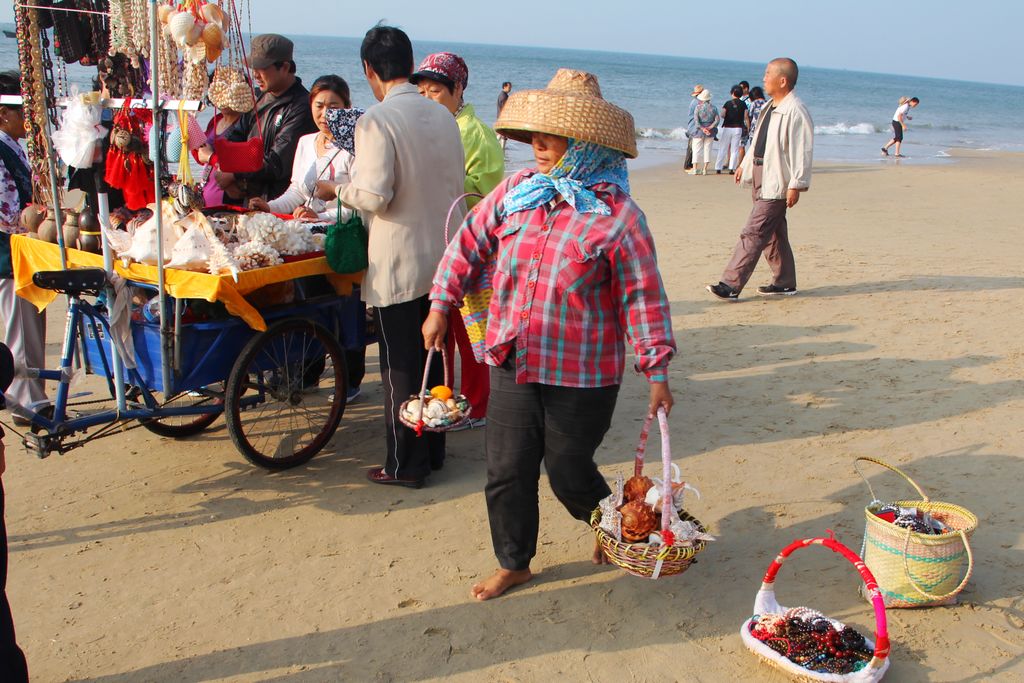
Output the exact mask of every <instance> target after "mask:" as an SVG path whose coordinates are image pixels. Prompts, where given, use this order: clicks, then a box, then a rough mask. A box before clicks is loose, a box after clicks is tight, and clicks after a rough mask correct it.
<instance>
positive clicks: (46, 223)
mask: <svg viewBox="0 0 1024 683" xmlns="http://www.w3.org/2000/svg"><path fill="white" fill-rule="evenodd" d="M37 232H38V233H39V239H41V240H42V241H44V242H50V243H51V244H56V243H57V220H56V219H55V218H54V216H53V209H47V210H46V218H45V219H43V222H42V223H40V224H39V230H37Z"/></svg>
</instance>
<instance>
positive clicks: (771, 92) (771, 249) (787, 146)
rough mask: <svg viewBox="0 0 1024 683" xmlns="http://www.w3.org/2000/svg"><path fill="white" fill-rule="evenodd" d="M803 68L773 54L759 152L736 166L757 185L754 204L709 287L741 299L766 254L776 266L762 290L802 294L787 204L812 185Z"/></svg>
mask: <svg viewBox="0 0 1024 683" xmlns="http://www.w3.org/2000/svg"><path fill="white" fill-rule="evenodd" d="M797 75H798V69H797V65H796V62H794V61H793V60H792V59H789V58H786V57H780V58H778V59H773V60H772V61H770V62H769V63H768V66H767V67H765V70H764V91H765V93H767V94H768V96H769V97H771V98H772V100H771V102H770V103H769V104H767V105H765V107H764V109H763V110H762V111H761V117H760V119H759V120H758V126H757V133H756V140H755V141H754V147H753V152H752V153H750V154H747V156H746V157H744V159H743V163H742V164H741V165H740V168H739V169H738V170H737V171H736V182H737V183H740V182H743V183H749V184H752V185H753V198H754V208H753V209H752V210H751V212H750V217H749V218H747V224H746V225H745V226H744V227H743V231H742V232H741V233H740V239H739V242H738V243H737V244H736V248H735V250H734V251H733V255H732V259H731V260H730V261H729V265H728V266H726V268H725V272H724V273H722V279H721V280H720V281H719V282H718V284H714V285H708V286H707V290H708V291H709V292H711V294H712V295H714V296H715V297H717V298H719V299H722V300H724V301H735V300H736V299H737V298H738V297H739V295H740V292H741V291H742V290H743V287H744V286H745V285H746V284H747V280H749V279H750V276H751V275H752V274H753V272H754V268H755V267H756V266H757V262H758V260H759V259H760V258H761V254H762V253H763V254H764V257H765V260H766V261H768V265H769V266H770V267H771V269H772V275H773V278H772V281H771V282H770V283H769V284H767V285H762V286H760V287H758V288H757V291H758V293H759V294H766V295H791V294H796V263H795V262H794V259H793V250H792V248H791V247H790V246H789V231H788V228H787V225H786V209H789V208H792V207H793V206H795V205H796V203H797V202H798V201H800V193H801V192H806V191H807V190H808V189H809V188H810V185H811V159H812V156H813V148H814V122H813V121H811V115H810V114H809V113H808V112H807V107H805V106H804V103H803V102H802V101H801V100H800V98H799V97H797V96H796V93H794V92H793V89H794V88H795V87H796V81H797Z"/></svg>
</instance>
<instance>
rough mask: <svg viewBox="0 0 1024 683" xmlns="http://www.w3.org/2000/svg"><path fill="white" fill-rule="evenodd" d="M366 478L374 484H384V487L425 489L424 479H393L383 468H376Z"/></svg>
mask: <svg viewBox="0 0 1024 683" xmlns="http://www.w3.org/2000/svg"><path fill="white" fill-rule="evenodd" d="M366 478H367V479H369V480H370V481H372V482H373V483H374V484H382V485H384V486H405V487H406V488H410V489H421V488H423V480H422V479H406V478H404V477H392V476H391V475H389V474H386V473H385V472H384V468H383V467H374V468H373V469H372V470H369V471H368V472H367V473H366Z"/></svg>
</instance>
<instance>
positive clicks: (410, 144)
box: [318, 26, 465, 488]
mask: <svg viewBox="0 0 1024 683" xmlns="http://www.w3.org/2000/svg"><path fill="white" fill-rule="evenodd" d="M360 57H361V58H362V61H363V71H364V73H365V75H366V80H367V82H368V83H369V85H370V89H371V90H372V91H373V94H374V96H375V97H376V98H377V99H378V100H379V101H380V103H379V104H376V105H374V106H372V107H370V108H369V109H367V111H366V113H365V114H364V115H363V116H362V117H361V118H360V119H359V123H358V124H356V134H355V142H356V150H355V162H354V163H353V165H352V181H351V182H350V183H348V184H343V185H340V186H338V187H337V188H336V192H337V196H338V198H339V199H340V200H341V201H342V203H344V204H345V205H346V206H350V207H352V208H353V209H358V210H359V211H361V212H363V218H364V220H365V221H366V222H367V227H368V229H369V233H370V244H369V268H367V271H366V275H365V276H364V277H363V283H362V295H363V299H364V300H365V301H366V303H367V304H368V305H370V306H375V307H376V308H377V329H378V336H379V343H380V368H381V381H382V383H383V387H384V410H385V424H386V441H387V457H386V459H385V462H384V466H383V467H378V468H374V469H371V470H370V471H369V472H368V473H367V477H368V478H369V480H370V481H372V482H374V483H376V484H396V485H399V486H408V487H413V488H419V487H420V486H422V485H423V481H424V479H426V477H427V475H428V474H430V471H431V470H432V469H433V470H437V469H440V468H441V467H442V466H443V465H444V449H445V444H444V434H440V433H429V432H428V433H425V434H424V435H423V436H422V437H417V436H416V434H415V433H414V432H413V431H412V430H411V429H409V428H407V427H405V426H403V425H402V424H401V423H400V422H399V421H398V419H397V412H398V408H399V406H400V405H401V403H402V402H403V401H404V400H406V399H407V398H409V396H410V395H413V394H417V393H419V390H420V383H421V381H422V378H423V368H424V364H425V363H426V351H424V349H423V337H422V335H421V334H420V327H421V326H422V324H423V321H424V320H425V319H426V317H427V313H428V312H429V309H430V302H429V301H428V300H427V293H428V292H429V291H430V286H431V280H432V278H433V276H434V270H436V268H437V264H438V263H439V262H440V260H441V255H442V254H443V253H444V248H445V242H444V222H445V218H446V216H447V214H448V210H449V207H451V205H452V204H453V203H454V202H455V201H456V200H457V199H458V197H459V196H460V195H461V194H462V192H463V183H464V181H465V163H464V160H463V152H462V138H461V137H460V135H459V126H458V124H456V122H455V119H454V118H453V117H452V115H451V112H449V111H448V110H447V109H445V108H444V107H443V106H441V105H440V104H438V103H437V102H433V101H431V100H428V99H427V98H425V97H422V96H420V93H419V89H418V88H417V87H416V86H415V85H412V84H411V83H409V76H410V75H411V74H412V71H413V51H412V43H411V42H410V41H409V37H408V36H407V35H406V34H405V33H404V32H403V31H401V30H399V29H397V28H393V27H390V26H375V27H374V28H372V29H370V31H368V32H367V34H366V37H365V38H364V39H363V44H362V47H361V49H360ZM331 189H334V188H331V187H326V188H325V187H323V186H321V187H320V188H318V191H319V192H320V193H321V194H323V193H324V191H325V190H326V191H327V192H329V191H330V190H331ZM327 196H331V195H330V194H328V195H327ZM463 213H464V209H463V208H462V207H461V206H460V207H459V209H458V210H457V211H456V214H457V215H455V216H453V217H452V223H453V225H458V224H459V222H461V218H462V214H463ZM440 360H441V359H440V358H438V359H436V361H437V362H436V363H435V364H434V367H433V368H432V370H431V378H430V381H429V383H428V384H427V386H428V388H429V387H431V386H434V385H437V384H441V383H442V382H443V377H444V374H443V369H442V366H441V362H440Z"/></svg>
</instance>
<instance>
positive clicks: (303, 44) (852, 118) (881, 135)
mask: <svg viewBox="0 0 1024 683" xmlns="http://www.w3.org/2000/svg"><path fill="white" fill-rule="evenodd" d="M7 27H8V28H13V26H11V25H8V26H7ZM291 38H292V39H293V40H294V41H295V61H296V63H297V65H298V74H299V76H300V77H301V78H302V80H303V83H304V84H305V85H306V86H307V87H308V86H309V85H311V84H312V82H313V81H314V80H315V79H316V78H317V77H318V76H321V75H324V74H337V75H339V76H341V77H343V78H345V79H346V80H347V81H348V82H349V85H350V86H351V88H352V98H353V102H354V104H355V105H357V106H361V107H368V106H370V105H372V104H373V103H374V102H375V100H374V98H373V95H372V94H371V93H370V89H369V87H368V86H367V84H366V81H365V80H364V78H363V74H362V67H361V63H360V60H359V44H360V39H358V38H340V37H327V36H304V35H293V36H291ZM2 40H3V42H2V43H0V69H17V68H18V58H17V47H16V43H15V41H14V40H13V39H2ZM413 47H414V50H415V57H416V60H417V62H418V61H419V60H420V59H421V58H422V57H424V56H426V55H427V54H430V53H431V52H440V51H452V52H457V53H458V54H460V55H461V56H462V57H463V58H464V59H465V60H466V62H467V64H468V66H469V72H470V76H469V87H468V89H467V90H466V101H467V102H469V103H471V104H473V105H474V107H475V109H476V113H477V115H478V116H480V117H481V118H482V119H483V120H484V121H486V122H487V123H493V122H494V120H495V118H496V101H497V97H498V92H499V90H500V88H501V83H502V82H503V81H511V82H512V84H513V92H514V91H516V90H523V89H527V88H543V87H544V86H545V85H546V84H547V82H548V80H550V78H551V76H552V75H553V74H554V72H555V70H556V69H557V68H559V67H569V68H574V69H582V70H586V71H590V72H593V73H594V74H596V75H597V76H598V79H599V81H600V84H601V90H602V92H603V94H604V96H605V98H607V99H608V100H610V101H611V102H614V103H615V104H617V105H619V106H621V107H623V108H625V109H626V110H628V111H629V112H630V113H631V114H632V115H633V119H634V121H635V124H636V136H637V146H638V148H639V150H640V157H639V159H638V160H637V164H638V165H650V164H657V163H667V162H677V161H678V160H679V159H680V158H681V156H682V155H683V154H684V153H685V149H686V138H685V129H686V118H687V109H688V106H689V103H690V92H691V90H692V88H693V85H694V84H696V83H701V84H703V85H704V87H705V88H707V89H710V90H711V92H712V94H713V96H712V102H713V103H714V104H715V105H716V106H719V107H720V106H721V105H722V104H723V103H724V102H725V101H726V100H727V99H728V98H729V89H730V88H731V86H732V85H733V84H735V83H737V82H738V81H740V80H746V81H748V82H749V83H750V84H751V85H752V86H753V85H761V77H762V75H763V73H764V64H763V63H750V62H732V61H723V60H711V59H700V58H698V57H667V56H658V55H641V54H624V53H617V52H598V51H582V50H564V49H558V48H536V47H529V48H527V47H512V46H502V45H477V44H466V43H448V42H445V43H442V42H434V41H416V42H415V43H414V44H413ZM772 56H774V55H765V57H766V58H770V57H772ZM94 74H95V70H94V69H86V68H83V67H79V66H73V67H72V68H70V69H69V70H68V78H69V81H70V82H71V83H72V84H74V85H77V86H78V87H79V88H81V89H87V88H88V87H89V83H90V79H91V77H92V76H93V75H94ZM980 76H982V74H979V77H980ZM797 93H798V94H799V96H800V97H801V99H803V101H804V102H805V103H806V105H807V107H808V109H809V110H810V112H811V116H812V117H813V119H814V129H815V149H814V157H815V160H818V161H837V162H847V163H850V162H854V163H856V162H861V163H877V162H878V161H879V160H880V159H882V157H881V152H880V151H879V147H881V146H882V145H883V144H885V142H886V141H888V140H889V138H890V137H891V133H892V127H891V124H890V121H891V120H892V114H893V112H894V111H895V110H896V107H897V106H898V100H899V98H900V97H901V96H906V97H918V98H920V100H921V105H920V106H919V107H917V108H916V109H913V110H912V111H911V115H912V116H913V120H912V121H911V122H910V125H909V129H908V131H907V133H906V138H905V141H904V145H903V153H904V154H905V155H907V156H908V157H910V162H911V163H920V162H929V163H944V162H949V161H950V159H949V153H950V150H952V149H955V148H966V149H973V150H996V151H1012V152H1024V88H1022V87H1016V86H1008V85H993V84H986V83H974V82H965V81H949V80H941V79H935V78H921V77H914V76H900V75H890V74H875V73H863V72H856V71H841V70H835V69H820V68H815V67H814V66H813V65H809V64H803V65H801V69H800V79H799V83H798V86H797ZM508 157H509V161H510V165H511V166H512V167H515V166H519V165H522V164H525V163H527V162H528V161H529V160H530V159H531V158H532V156H531V154H530V151H529V148H528V147H527V146H526V145H520V144H518V143H510V144H509V150H508Z"/></svg>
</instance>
